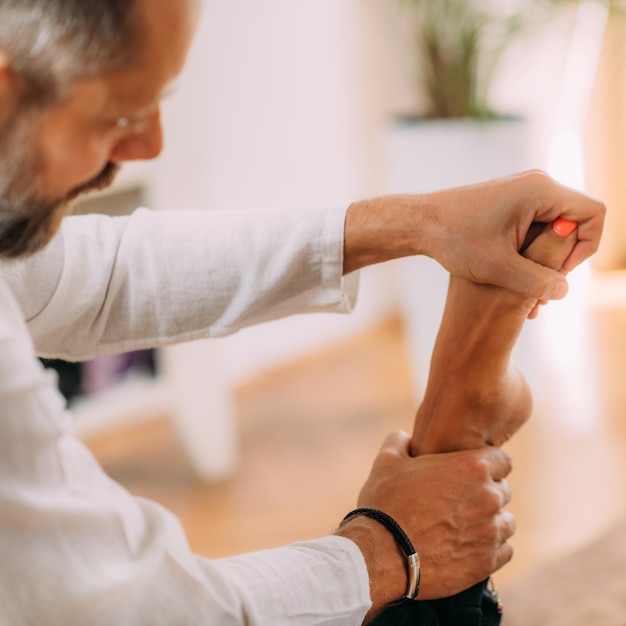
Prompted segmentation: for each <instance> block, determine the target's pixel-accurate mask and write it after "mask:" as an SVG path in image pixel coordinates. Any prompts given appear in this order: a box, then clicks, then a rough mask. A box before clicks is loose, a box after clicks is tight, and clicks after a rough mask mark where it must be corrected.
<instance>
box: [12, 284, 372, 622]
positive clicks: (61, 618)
mask: <svg viewBox="0 0 626 626" xmlns="http://www.w3.org/2000/svg"><path fill="white" fill-rule="evenodd" d="M0 424H1V429H2V430H1V432H2V437H0V623H2V624H11V625H12V626H34V625H40V624H46V626H67V625H68V624H81V625H88V626H110V625H111V624H142V625H145V626H161V625H162V626H166V625H167V626H200V625H207V626H209V625H210V626H214V625H217V624H219V625H220V626H239V625H244V624H245V625H246V626H261V625H264V626H266V625H269V624H271V625H272V626H283V625H284V626H287V624H289V625H290V626H315V625H327V626H331V625H332V626H356V625H357V624H360V623H361V621H362V619H363V617H364V615H365V613H366V612H367V610H368V609H369V606H370V601H369V585H368V578H367V571H366V567H365V563H364V559H363V557H362V556H361V554H360V552H359V550H358V548H357V547H356V545H355V544H353V543H352V542H351V541H349V540H347V539H345V538H341V537H334V536H331V537H326V538H322V539H319V540H316V541H311V542H307V543H301V544H295V545H292V546H288V547H285V548H280V549H277V550H268V551H264V552H259V553H253V554H249V555H243V556H239V557H233V558H231V559H221V560H213V561H211V560H207V559H204V558H202V557H199V556H197V555H194V554H193V553H192V552H191V551H190V549H189V546H188V544H187V542H186V539H185V536H184V533H183V531H182V529H181V527H180V524H179V523H178V521H177V520H176V518H175V517H174V516H172V515H171V514H170V513H169V512H167V511H166V510H165V509H163V508H162V507H160V506H159V505H157V504H155V503H153V502H150V501H148V500H144V499H141V498H135V497H133V496H132V495H131V494H129V493H128V492H127V491H126V490H124V489H123V488H122V487H121V486H120V485H119V484H117V483H115V482H114V481H112V480H110V479H109V478H108V477H107V476H106V474H105V473H104V472H103V471H102V469H101V468H100V466H99V465H98V463H97V462H96V460H95V459H94V457H93V456H92V455H91V454H90V453H89V451H88V450H87V449H86V448H85V447H84V446H83V445H82V444H81V443H80V442H79V441H78V440H77V439H76V438H75V437H73V436H72V434H71V429H70V426H71V419H70V417H69V415H68V413H67V412H66V410H65V406H64V402H63V399H62V398H61V396H60V395H59V393H58V391H57V390H56V388H55V385H54V380H53V378H52V375H50V374H48V373H46V372H45V371H44V370H43V368H42V367H41V365H40V364H39V362H38V361H37V360H36V359H35V358H34V356H33V346H32V343H31V341H30V338H29V335H28V330H27V328H26V326H25V325H24V323H23V321H22V319H21V311H20V308H19V306H18V304H17V303H16V302H15V300H14V299H13V297H12V295H11V293H10V291H9V289H8V287H7V286H6V284H5V283H4V282H3V281H1V280H0Z"/></svg>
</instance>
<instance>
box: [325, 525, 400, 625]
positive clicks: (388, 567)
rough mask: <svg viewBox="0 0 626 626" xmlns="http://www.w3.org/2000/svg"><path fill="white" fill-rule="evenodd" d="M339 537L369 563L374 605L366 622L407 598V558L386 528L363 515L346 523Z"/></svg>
mask: <svg viewBox="0 0 626 626" xmlns="http://www.w3.org/2000/svg"><path fill="white" fill-rule="evenodd" d="M335 534H336V535H338V536H340V537H345V538H346V539H350V540H351V541H352V542H354V543H355V544H356V545H357V547H358V548H359V550H360V551H361V554H362V555H363V558H364V560H365V565H366V567H367V573H368V577H369V581H370V599H371V602H372V606H371V608H370V610H369V611H368V613H367V616H366V620H365V621H366V622H368V621H369V620H370V619H372V618H373V617H374V616H375V615H376V614H377V613H378V612H379V611H380V610H381V609H382V608H383V607H384V606H385V605H387V604H389V603H390V602H393V601H395V600H398V599H399V598H401V597H402V596H403V595H404V593H405V591H406V587H407V573H406V556H405V555H404V554H403V553H402V551H401V549H400V548H399V547H398V544H397V543H396V541H395V540H394V538H393V535H392V534H391V533H390V532H389V531H388V530H387V529H386V528H384V527H383V526H381V525H380V524H379V523H378V522H376V521H375V520H372V519H369V518H366V517H363V516H359V517H354V518H352V519H350V520H349V521H347V522H344V523H342V525H341V526H340V527H339V528H338V529H337V531H336V532H335Z"/></svg>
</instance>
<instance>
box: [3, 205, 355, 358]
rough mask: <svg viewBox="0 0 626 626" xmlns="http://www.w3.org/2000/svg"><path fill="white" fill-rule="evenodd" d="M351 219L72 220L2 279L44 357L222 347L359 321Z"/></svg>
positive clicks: (295, 214) (196, 214) (273, 214)
mask: <svg viewBox="0 0 626 626" xmlns="http://www.w3.org/2000/svg"><path fill="white" fill-rule="evenodd" d="M346 210H347V207H346V206H341V207H330V208H323V209H303V210H293V209H291V210H281V211H254V210H251V211H171V212H155V211H149V210H147V209H139V210H138V211H136V212H135V213H134V214H133V215H131V216H126V217H113V218H112V217H106V216H102V215H89V216H74V217H68V218H65V220H64V223H63V225H62V227H61V230H60V232H59V234H58V235H57V236H56V237H55V238H54V239H53V240H52V242H51V243H50V244H49V245H48V246H47V247H46V248H45V249H44V250H42V251H40V252H38V253H36V254H35V255H32V256H30V257H28V258H26V259H24V260H18V261H10V262H6V261H5V262H3V263H2V264H0V271H1V272H2V275H3V276H4V277H5V279H6V280H7V283H8V284H9V285H10V287H11V289H12V291H13V293H14V295H15V297H16V298H17V300H18V302H19V304H20V306H21V308H22V311H23V314H24V316H25V318H26V320H27V322H28V326H29V330H30V332H31V335H32V337H33V340H34V343H35V347H36V350H37V353H38V354H39V355H40V356H46V357H52V358H63V359H66V360H82V359H87V358H91V357H92V356H94V355H95V354H98V353H104V352H109V353H115V352H124V351H130V350H138V349H142V348H149V347H158V346H163V345H168V344H172V343H177V342H181V341H189V340H193V339H200V338H205V337H219V336H224V335H227V334H230V333H234V332H236V331H237V330H239V329H241V328H243V327H245V326H249V325H251V324H257V323H259V322H265V321H269V320H273V319H277V318H279V317H284V316H287V315H293V314H297V313H305V312H313V311H316V312H319V311H329V312H331V311H332V312H348V311H350V310H351V308H352V306H353V305H354V301H355V298H356V292H357V282H358V281H357V276H358V275H357V274H353V275H350V276H348V277H344V276H343V275H342V273H343V236H344V221H345V213H346Z"/></svg>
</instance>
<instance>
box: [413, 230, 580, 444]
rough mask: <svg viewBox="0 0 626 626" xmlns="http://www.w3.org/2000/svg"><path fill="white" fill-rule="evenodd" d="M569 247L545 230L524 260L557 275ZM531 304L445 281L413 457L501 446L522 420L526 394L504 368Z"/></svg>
mask: <svg viewBox="0 0 626 626" xmlns="http://www.w3.org/2000/svg"><path fill="white" fill-rule="evenodd" d="M575 243H576V231H574V232H573V233H572V234H571V235H569V236H568V237H561V236H559V235H557V234H556V233H554V231H553V230H552V226H551V225H547V226H545V227H544V228H543V230H542V231H541V232H540V234H539V235H538V236H537V237H536V238H535V240H534V241H533V242H532V243H531V244H530V245H529V246H528V248H527V249H526V250H525V251H524V253H523V254H524V256H526V257H528V258H530V259H532V260H533V261H536V262H538V263H541V264H543V265H546V266H549V267H552V268H553V269H557V270H560V269H561V267H562V265H563V263H564V262H565V260H566V259H567V257H568V256H569V253H570V252H571V251H572V249H573V247H574V245H575ZM537 305H538V303H537V301H536V300H532V299H528V298H525V297H524V296H521V295H519V294H517V293H514V292H512V291H508V290H506V289H502V288H500V287H494V286H492V285H481V284H478V283H473V282H470V281H466V280H464V279H461V278H458V277H454V276H452V277H451V278H450V285H449V288H448V298H447V300H446V306H445V309H444V314H443V319H442V322H441V327H440V329H439V333H438V335H437V341H436V342H435V347H434V350H433V356H432V361H431V368H430V375H429V378H428V384H427V387H426V392H425V394H424V399H423V401H422V404H421V406H420V408H419V410H418V412H417V417H416V421H415V429H414V431H413V437H412V440H411V453H412V454H413V455H414V456H417V455H421V454H429V453H435V452H448V451H454V450H465V449H472V448H479V447H482V446H485V445H495V446H500V445H502V444H503V443H504V442H505V441H506V440H507V439H508V438H509V437H511V435H513V433H515V431H517V429H518V428H519V427H520V426H521V425H522V424H523V423H524V422H525V421H526V420H527V419H528V417H529V415H530V411H531V404H532V399H531V394H530V391H529V389H528V385H527V383H526V381H525V379H524V377H523V375H522V374H521V372H520V371H519V370H518V368H517V366H516V365H515V364H514V363H513V362H512V361H511V352H512V350H513V346H514V345H515V341H516V340H517V338H518V336H519V333H520V332H521V330H522V327H523V325H524V322H525V321H526V319H527V318H528V317H529V316H530V317H533V316H534V315H535V312H536V309H537Z"/></svg>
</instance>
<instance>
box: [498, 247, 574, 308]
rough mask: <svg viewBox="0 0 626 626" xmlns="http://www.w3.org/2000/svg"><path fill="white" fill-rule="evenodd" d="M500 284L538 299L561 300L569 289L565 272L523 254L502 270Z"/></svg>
mask: <svg viewBox="0 0 626 626" xmlns="http://www.w3.org/2000/svg"><path fill="white" fill-rule="evenodd" d="M498 285H499V286H500V287H505V288H506V289H509V290H510V291H515V292H517V293H520V294H522V295H524V296H527V297H529V298H536V299H538V300H560V299H561V298H564V297H565V296H566V295H567V291H568V289H569V287H568V284H567V279H566V278H565V276H563V274H561V273H560V272H557V271H556V270H553V269H550V268H549V267H545V266H544V265H540V264H539V263H535V262H534V261H531V260H530V259H526V258H524V257H523V256H521V255H519V256H516V257H514V260H513V262H512V263H511V264H510V265H509V266H507V268H506V269H504V270H503V271H502V272H500V274H499V276H498Z"/></svg>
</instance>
